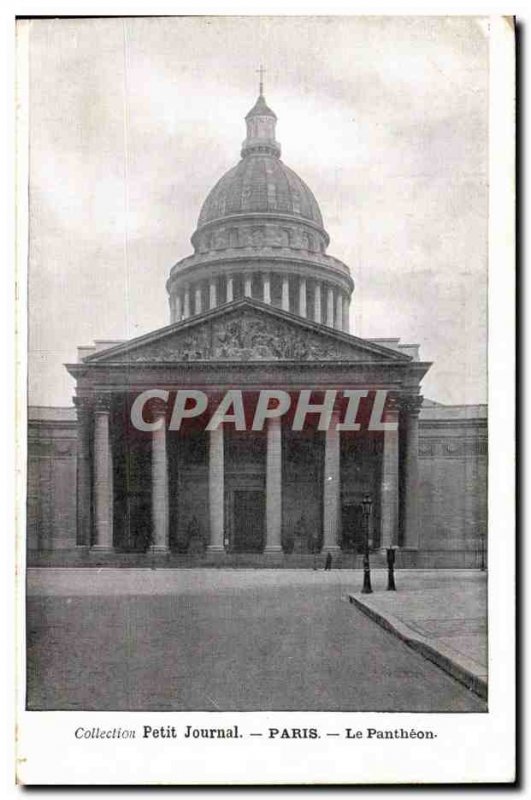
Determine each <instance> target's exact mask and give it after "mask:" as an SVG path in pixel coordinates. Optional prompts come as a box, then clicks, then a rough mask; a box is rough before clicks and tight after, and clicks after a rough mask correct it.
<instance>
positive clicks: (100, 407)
mask: <svg viewBox="0 0 531 800" xmlns="http://www.w3.org/2000/svg"><path fill="white" fill-rule="evenodd" d="M111 406H112V394H97V395H96V396H95V397H94V411H96V412H99V413H109V411H110V410H111Z"/></svg>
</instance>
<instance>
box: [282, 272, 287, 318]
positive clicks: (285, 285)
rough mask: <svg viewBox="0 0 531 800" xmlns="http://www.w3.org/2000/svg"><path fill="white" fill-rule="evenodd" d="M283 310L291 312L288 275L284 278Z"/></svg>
mask: <svg viewBox="0 0 531 800" xmlns="http://www.w3.org/2000/svg"><path fill="white" fill-rule="evenodd" d="M282 308H283V309H284V311H289V278H288V277H287V276H286V275H284V277H283V278H282Z"/></svg>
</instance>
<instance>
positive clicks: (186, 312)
mask: <svg viewBox="0 0 531 800" xmlns="http://www.w3.org/2000/svg"><path fill="white" fill-rule="evenodd" d="M189 316H190V287H189V286H185V287H184V308H183V319H188V317H189Z"/></svg>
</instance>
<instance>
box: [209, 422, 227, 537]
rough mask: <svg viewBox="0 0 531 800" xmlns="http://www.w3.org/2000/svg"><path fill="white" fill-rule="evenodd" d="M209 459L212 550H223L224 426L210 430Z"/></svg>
mask: <svg viewBox="0 0 531 800" xmlns="http://www.w3.org/2000/svg"><path fill="white" fill-rule="evenodd" d="M209 436H210V443H209V461H208V500H209V517H210V544H209V545H208V549H209V551H210V552H214V553H216V552H217V553H220V552H223V536H224V533H225V522H224V501H225V490H224V464H223V460H224V459H223V427H222V425H220V426H219V428H216V430H214V431H210V434H209Z"/></svg>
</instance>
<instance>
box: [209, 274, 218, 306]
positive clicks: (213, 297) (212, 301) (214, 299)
mask: <svg viewBox="0 0 531 800" xmlns="http://www.w3.org/2000/svg"><path fill="white" fill-rule="evenodd" d="M217 288H218V287H217V285H216V281H215V280H211V281H210V285H209V287H208V306H209V308H215V307H216V306H217V304H218V292H217Z"/></svg>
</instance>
